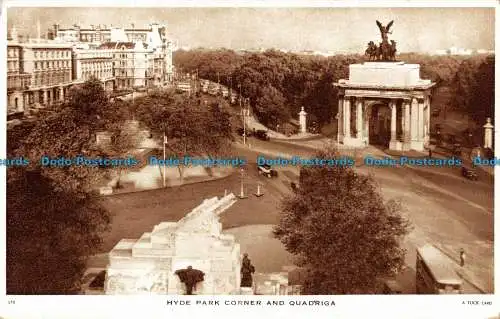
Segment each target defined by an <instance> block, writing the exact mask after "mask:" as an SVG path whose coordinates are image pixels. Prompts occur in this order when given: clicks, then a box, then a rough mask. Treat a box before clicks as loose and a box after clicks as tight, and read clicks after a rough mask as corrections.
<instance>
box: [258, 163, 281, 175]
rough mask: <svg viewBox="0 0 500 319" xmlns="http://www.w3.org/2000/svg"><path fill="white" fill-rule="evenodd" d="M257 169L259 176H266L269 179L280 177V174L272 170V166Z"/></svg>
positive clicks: (265, 165)
mask: <svg viewBox="0 0 500 319" xmlns="http://www.w3.org/2000/svg"><path fill="white" fill-rule="evenodd" d="M257 169H258V170H259V175H264V176H266V177H268V178H271V177H278V172H277V171H276V170H274V169H272V168H271V166H270V165H267V164H264V165H258V166H257Z"/></svg>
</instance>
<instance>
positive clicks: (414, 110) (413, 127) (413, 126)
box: [410, 98, 418, 141]
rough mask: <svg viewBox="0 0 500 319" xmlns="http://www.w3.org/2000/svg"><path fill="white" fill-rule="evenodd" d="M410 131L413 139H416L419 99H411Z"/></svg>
mask: <svg viewBox="0 0 500 319" xmlns="http://www.w3.org/2000/svg"><path fill="white" fill-rule="evenodd" d="M410 122H411V123H410V132H411V140H412V141H416V140H417V139H418V137H417V135H418V100H417V99H415V98H413V99H412V100H411V112H410Z"/></svg>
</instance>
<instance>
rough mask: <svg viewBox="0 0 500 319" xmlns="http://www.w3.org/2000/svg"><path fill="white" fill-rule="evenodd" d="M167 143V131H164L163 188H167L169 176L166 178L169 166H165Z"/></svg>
mask: <svg viewBox="0 0 500 319" xmlns="http://www.w3.org/2000/svg"><path fill="white" fill-rule="evenodd" d="M167 143H168V140H167V135H166V134H165V131H163V187H164V188H165V187H166V186H167V176H166V168H167V166H166V165H165V161H166V157H167V147H166V145H167Z"/></svg>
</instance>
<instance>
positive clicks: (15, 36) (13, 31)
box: [10, 27, 19, 42]
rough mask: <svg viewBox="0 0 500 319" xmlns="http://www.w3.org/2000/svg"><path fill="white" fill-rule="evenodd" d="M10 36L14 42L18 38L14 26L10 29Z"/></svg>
mask: <svg viewBox="0 0 500 319" xmlns="http://www.w3.org/2000/svg"><path fill="white" fill-rule="evenodd" d="M10 38H11V39H12V41H15V42H17V41H18V40H19V37H18V35H17V30H16V27H12V29H11V30H10Z"/></svg>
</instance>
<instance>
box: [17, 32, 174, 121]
mask: <svg viewBox="0 0 500 319" xmlns="http://www.w3.org/2000/svg"><path fill="white" fill-rule="evenodd" d="M54 35H57V36H56V37H55V39H52V40H48V41H47V40H43V41H42V40H37V41H27V42H20V41H18V38H17V34H16V32H15V30H14V29H13V30H11V37H10V40H9V41H8V45H7V46H8V61H7V82H8V84H7V87H8V92H7V102H8V103H7V105H8V108H9V110H10V111H11V112H12V111H18V112H22V111H25V110H26V109H27V108H28V107H29V106H36V105H37V104H43V105H47V104H50V103H53V102H56V101H62V100H64V98H65V96H66V95H67V90H68V89H69V88H70V87H71V86H72V85H73V84H78V83H83V82H84V81H86V80H88V79H89V78H91V77H95V78H97V79H99V80H101V81H102V83H103V84H104V87H105V88H106V89H107V90H112V89H116V88H119V89H131V88H139V87H151V86H157V85H163V84H165V83H166V82H171V81H172V79H173V76H172V75H173V65H172V50H173V49H174V46H173V42H172V41H170V40H169V39H167V37H166V28H165V27H164V26H161V27H160V25H159V24H156V23H155V24H152V25H150V27H149V28H147V29H135V28H132V29H125V28H116V27H115V28H113V27H112V28H109V29H108V28H107V27H106V26H104V27H103V28H101V26H96V27H94V26H92V27H91V28H90V29H82V28H80V27H79V26H74V27H73V28H69V29H59V26H58V25H55V26H54V30H52V31H51V32H50V34H49V38H51V37H52V38H54Z"/></svg>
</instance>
